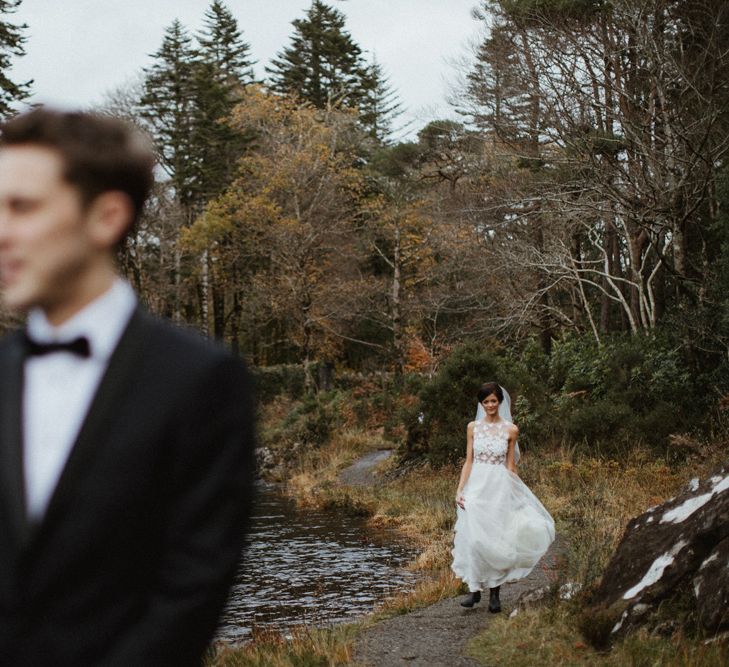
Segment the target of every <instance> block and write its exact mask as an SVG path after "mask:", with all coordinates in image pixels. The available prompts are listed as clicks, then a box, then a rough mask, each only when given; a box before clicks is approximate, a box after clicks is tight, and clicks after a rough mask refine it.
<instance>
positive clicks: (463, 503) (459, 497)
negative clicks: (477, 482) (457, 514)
mask: <svg viewBox="0 0 729 667" xmlns="http://www.w3.org/2000/svg"><path fill="white" fill-rule="evenodd" d="M456 505H458V507H460V508H461V509H462V510H465V509H466V501H465V500H464V499H463V494H462V493H457V494H456Z"/></svg>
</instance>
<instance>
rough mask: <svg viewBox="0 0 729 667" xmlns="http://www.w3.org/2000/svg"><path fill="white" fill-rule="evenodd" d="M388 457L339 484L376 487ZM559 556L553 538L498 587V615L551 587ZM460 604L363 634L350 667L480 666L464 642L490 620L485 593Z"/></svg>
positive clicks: (358, 468)
mask: <svg viewBox="0 0 729 667" xmlns="http://www.w3.org/2000/svg"><path fill="white" fill-rule="evenodd" d="M390 454H391V452H390V451H378V452H372V453H370V454H367V455H366V456H364V457H362V458H360V459H359V460H358V461H357V462H356V463H354V464H353V465H352V466H350V467H349V468H347V469H345V470H344V471H342V473H341V475H340V481H341V482H342V483H343V484H348V485H351V486H358V485H360V486H361V485H367V484H374V483H376V481H377V477H376V476H375V475H374V472H373V469H374V468H375V466H376V465H377V464H378V463H380V462H381V461H383V460H385V459H386V458H388V457H389V456H390ZM563 552H564V549H563V545H562V544H561V543H560V540H559V539H558V540H557V541H556V542H555V543H554V544H553V545H552V548H551V549H550V550H549V551H548V552H547V553H546V554H545V555H544V557H543V558H542V560H541V561H540V562H539V564H538V565H537V566H536V567H535V568H534V570H533V571H532V572H531V574H530V575H529V576H528V577H526V578H525V579H522V580H521V581H518V582H515V583H512V584H505V585H504V586H502V587H501V603H502V607H503V611H502V612H501V613H502V614H509V613H510V612H511V609H512V607H513V604H514V602H515V601H516V599H517V598H518V597H519V596H520V595H521V594H522V593H523V592H525V591H529V590H534V589H536V588H540V587H542V586H546V585H548V584H549V583H551V582H552V581H553V579H554V577H555V576H556V572H557V568H558V565H559V562H560V556H561V554H563ZM461 599H462V596H461V597H457V598H449V599H446V600H441V601H440V602H437V603H436V604H434V605H431V606H429V607H426V608H424V609H419V610H417V611H413V612H411V613H409V614H405V615H403V616H396V617H394V618H391V619H388V620H385V621H381V622H380V623H377V624H376V625H374V626H372V627H371V628H369V629H367V630H365V631H364V632H363V633H362V635H360V637H359V639H358V640H357V643H356V645H355V655H354V663H355V664H356V665H360V666H363V667H364V666H367V667H401V666H402V665H412V666H413V667H482V666H481V663H479V662H477V661H476V660H474V659H472V658H469V657H468V656H466V655H465V654H464V653H465V650H466V646H467V644H468V642H469V641H470V640H471V639H472V638H473V637H474V636H476V635H477V634H478V633H479V632H481V631H482V630H483V629H484V628H485V627H486V625H487V624H488V622H489V620H490V619H491V618H493V616H494V615H493V614H490V613H489V611H488V593H487V594H486V596H485V597H484V601H483V602H481V603H479V604H477V605H475V607H474V608H473V609H465V608H464V607H461V606H460V601H461Z"/></svg>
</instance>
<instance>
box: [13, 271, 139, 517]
mask: <svg viewBox="0 0 729 667" xmlns="http://www.w3.org/2000/svg"><path fill="white" fill-rule="evenodd" d="M136 304H137V298H136V296H135V294H134V291H133V290H132V288H131V286H130V285H129V284H128V283H127V282H125V281H123V280H121V279H117V280H116V281H115V282H114V284H113V285H112V286H111V288H110V289H109V290H107V291H106V292H105V293H104V294H102V295H101V296H100V297H98V298H97V299H95V300H94V301H92V302H91V303H90V304H88V305H87V306H85V307H84V308H83V309H82V310H81V311H79V312H78V313H76V315H74V316H73V317H72V318H71V319H69V320H67V321H66V322H64V323H63V324H62V325H61V326H58V327H54V326H53V325H51V324H50V323H49V322H48V320H47V319H46V316H45V315H44V314H43V312H42V311H41V310H39V309H34V310H32V311H31V312H30V313H29V315H28V322H27V331H28V335H29V336H30V337H31V338H32V339H34V340H36V341H38V342H40V343H50V342H65V341H68V340H72V339H74V338H76V337H78V336H85V337H86V338H87V339H88V341H89V346H90V350H91V354H90V356H89V357H88V358H83V357H80V356H78V355H75V354H73V353H71V352H65V351H64V352H53V353H50V354H46V355H43V356H34V357H28V359H26V362H25V368H24V373H25V381H24V386H23V463H24V466H23V467H24V474H25V493H26V507H27V512H28V516H29V517H30V518H32V519H36V520H38V519H40V518H41V517H42V516H43V514H44V513H45V511H46V508H47V506H48V502H49V501H50V498H51V496H52V494H53V491H54V489H55V488H56V485H57V484H58V480H59V478H60V476H61V472H62V471H63V468H64V466H65V464H66V461H67V460H68V456H69V454H70V453H71V449H72V448H73V444H74V442H75V441H76V438H77V436H78V433H79V431H80V430H81V425H82V424H83V421H84V418H85V417H86V414H87V412H88V410H89V406H90V405H91V401H92V399H93V397H94V395H95V393H96V390H97V388H98V386H99V382H100V381H101V377H102V376H103V374H104V371H105V370H106V368H107V366H108V363H109V359H110V357H111V355H112V352H113V351H114V349H115V348H116V346H117V343H118V342H119V339H120V338H121V335H122V333H123V332H124V329H125V328H126V325H127V323H128V322H129V318H130V317H131V315H132V312H133V311H134V309H135V307H136Z"/></svg>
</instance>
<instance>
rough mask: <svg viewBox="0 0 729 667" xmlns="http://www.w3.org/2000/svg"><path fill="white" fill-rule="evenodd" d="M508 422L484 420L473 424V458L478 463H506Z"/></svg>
mask: <svg viewBox="0 0 729 667" xmlns="http://www.w3.org/2000/svg"><path fill="white" fill-rule="evenodd" d="M509 426H510V424H509V422H506V421H504V420H503V419H502V420H501V421H498V422H496V423H495V424H494V423H490V422H487V421H485V420H481V421H477V422H475V423H474V425H473V460H474V461H476V462H478V463H493V464H502V465H503V464H504V463H506V454H507V452H508V451H509Z"/></svg>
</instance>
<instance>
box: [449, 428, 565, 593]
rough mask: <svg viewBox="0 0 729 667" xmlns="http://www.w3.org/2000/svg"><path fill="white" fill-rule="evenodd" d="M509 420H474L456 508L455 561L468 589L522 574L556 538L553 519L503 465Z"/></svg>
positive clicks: (498, 583)
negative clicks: (470, 463) (470, 452)
mask: <svg viewBox="0 0 729 667" xmlns="http://www.w3.org/2000/svg"><path fill="white" fill-rule="evenodd" d="M509 425H510V423H509V422H507V421H504V420H503V419H501V420H499V421H498V422H495V423H490V422H487V421H485V420H481V421H477V422H475V423H474V425H473V466H472V467H471V474H470V475H469V477H468V481H467V482H466V485H465V487H464V488H463V499H464V505H465V509H461V508H460V507H458V508H457V513H458V514H457V518H456V525H455V539H454V547H453V552H452V553H453V564H452V565H451V568H452V569H453V571H454V572H455V574H456V576H457V577H459V578H460V579H462V580H463V581H465V582H466V584H467V585H468V588H469V590H470V591H480V590H487V589H489V588H495V587H496V586H500V585H501V584H503V583H504V582H507V581H515V580H517V579H521V578H523V577H525V576H526V575H527V574H529V572H531V570H532V569H533V568H534V566H535V565H536V564H537V562H539V559H540V558H541V557H542V556H543V555H544V553H545V552H546V551H547V549H548V548H549V545H550V544H551V543H552V541H553V540H554V520H553V519H552V517H551V516H550V514H549V512H547V510H546V509H545V508H544V506H543V505H542V503H540V502H539V499H538V498H537V497H536V496H535V495H534V494H533V493H532V492H531V491H530V490H529V489H528V488H527V486H526V484H524V482H522V481H521V479H519V477H518V476H517V475H515V474H514V473H512V472H510V471H509V469H508V468H507V467H506V454H507V450H508V446H509V443H508V438H509V435H508V426H509Z"/></svg>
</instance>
